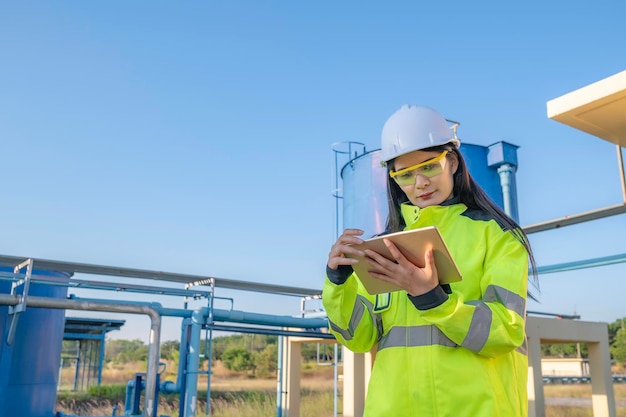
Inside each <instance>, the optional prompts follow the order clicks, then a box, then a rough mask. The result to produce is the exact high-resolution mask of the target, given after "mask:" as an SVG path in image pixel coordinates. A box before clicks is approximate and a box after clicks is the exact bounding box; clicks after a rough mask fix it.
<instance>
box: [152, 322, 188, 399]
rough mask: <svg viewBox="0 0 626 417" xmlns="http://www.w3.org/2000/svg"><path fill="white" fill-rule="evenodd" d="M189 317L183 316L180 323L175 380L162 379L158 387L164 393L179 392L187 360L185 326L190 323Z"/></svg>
mask: <svg viewBox="0 0 626 417" xmlns="http://www.w3.org/2000/svg"><path fill="white" fill-rule="evenodd" d="M190 323H191V321H190V319H187V318H185V319H184V320H183V322H182V325H181V331H180V346H179V348H178V373H177V374H176V382H172V381H163V382H162V383H161V386H160V387H159V389H160V390H161V392H162V393H164V394H175V393H177V392H180V389H181V384H182V379H183V375H184V374H185V363H186V362H187V359H186V356H187V349H186V347H185V343H184V342H185V339H186V337H185V335H186V331H187V327H188V326H189V325H190Z"/></svg>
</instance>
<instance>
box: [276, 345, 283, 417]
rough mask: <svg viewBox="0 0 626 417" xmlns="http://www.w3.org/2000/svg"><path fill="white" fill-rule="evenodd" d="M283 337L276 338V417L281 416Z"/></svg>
mask: <svg viewBox="0 0 626 417" xmlns="http://www.w3.org/2000/svg"><path fill="white" fill-rule="evenodd" d="M283 339H284V338H283V337H279V338H278V355H277V356H278V361H277V362H276V374H277V375H278V382H277V385H276V417H282V415H283Z"/></svg>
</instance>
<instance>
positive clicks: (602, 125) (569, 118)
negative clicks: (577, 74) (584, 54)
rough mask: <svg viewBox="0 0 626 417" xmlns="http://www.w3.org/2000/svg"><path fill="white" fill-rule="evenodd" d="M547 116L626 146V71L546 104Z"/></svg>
mask: <svg viewBox="0 0 626 417" xmlns="http://www.w3.org/2000/svg"><path fill="white" fill-rule="evenodd" d="M547 108H548V117H549V118H550V119H553V120H556V121H559V122H561V123H563V124H566V125H568V126H571V127H574V128H576V129H579V130H582V131H583V132H587V133H590V134H592V135H594V136H597V137H599V138H601V139H604V140H607V141H609V142H612V143H615V144H616V145H620V146H624V147H626V71H622V72H619V73H617V74H615V75H612V76H610V77H608V78H605V79H603V80H600V81H598V82H595V83H593V84H589V85H587V86H585V87H582V88H579V89H578V90H575V91H572V92H571V93H568V94H565V95H563V96H561V97H558V98H555V99H553V100H550V101H548V103H547Z"/></svg>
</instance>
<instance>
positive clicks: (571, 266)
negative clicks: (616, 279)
mask: <svg viewBox="0 0 626 417" xmlns="http://www.w3.org/2000/svg"><path fill="white" fill-rule="evenodd" d="M622 262H626V253H622V254H620V255H611V256H603V257H601V258H592V259H583V260H582V261H573V262H564V263H560V264H555V265H546V266H540V267H537V273H538V274H550V273H554V272H564V271H572V270H577V269H584V268H595V267H598V266H606V265H613V264H619V263H622Z"/></svg>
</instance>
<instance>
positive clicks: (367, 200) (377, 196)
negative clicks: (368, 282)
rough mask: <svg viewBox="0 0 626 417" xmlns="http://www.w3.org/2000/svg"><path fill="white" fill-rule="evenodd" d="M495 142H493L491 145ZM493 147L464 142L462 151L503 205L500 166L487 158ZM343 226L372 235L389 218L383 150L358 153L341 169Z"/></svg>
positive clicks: (480, 181)
mask: <svg viewBox="0 0 626 417" xmlns="http://www.w3.org/2000/svg"><path fill="white" fill-rule="evenodd" d="M491 146H494V145H491ZM489 149H490V147H485V146H480V145H473V144H468V143H462V144H461V148H460V151H461V153H462V154H463V157H464V158H465V162H466V164H467V167H468V170H469V172H470V174H471V175H472V176H473V177H474V179H475V180H476V182H478V184H480V186H481V187H482V188H483V189H484V190H485V192H486V193H487V194H488V195H489V197H490V198H491V199H492V200H493V201H494V202H495V203H496V204H497V205H498V206H499V207H500V208H502V209H504V200H503V193H502V188H501V186H500V176H499V175H498V171H497V166H496V165H493V164H491V165H490V161H488V155H489ZM341 179H342V183H343V187H342V197H343V229H347V228H359V229H362V230H364V231H365V234H364V237H365V238H369V237H371V236H374V235H376V234H379V233H382V232H383V231H384V229H385V222H386V221H387V213H388V206H387V169H386V168H384V167H382V166H381V156H380V150H375V151H371V152H366V153H364V154H362V155H359V156H357V157H355V158H353V159H352V160H350V161H349V162H348V163H347V164H345V165H344V166H343V168H342V169H341Z"/></svg>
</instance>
